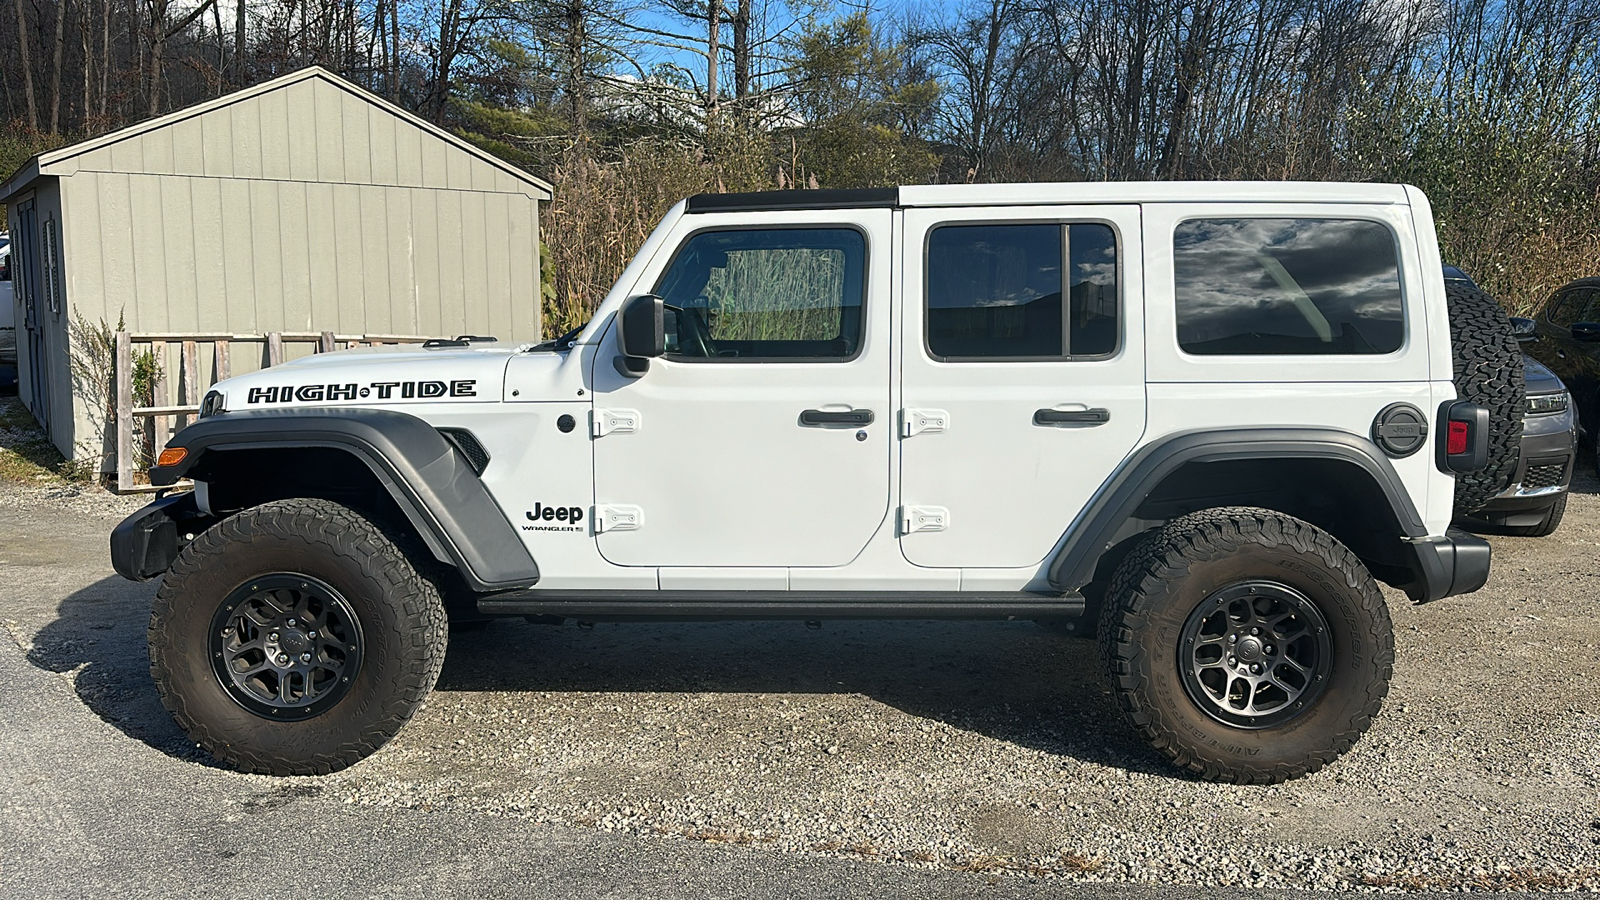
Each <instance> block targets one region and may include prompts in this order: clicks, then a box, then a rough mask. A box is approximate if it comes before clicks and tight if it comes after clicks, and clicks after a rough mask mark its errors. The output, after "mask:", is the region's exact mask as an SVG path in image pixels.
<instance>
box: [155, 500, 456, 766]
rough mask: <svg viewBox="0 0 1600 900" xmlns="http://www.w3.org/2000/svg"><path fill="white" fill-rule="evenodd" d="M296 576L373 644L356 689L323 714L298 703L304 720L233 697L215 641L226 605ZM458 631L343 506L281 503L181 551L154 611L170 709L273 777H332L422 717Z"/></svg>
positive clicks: (185, 724)
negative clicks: (331, 596) (256, 582)
mask: <svg viewBox="0 0 1600 900" xmlns="http://www.w3.org/2000/svg"><path fill="white" fill-rule="evenodd" d="M286 573H292V574H295V575H303V576H308V578H307V580H308V582H310V583H312V584H313V586H314V585H315V584H318V583H320V584H323V585H326V586H327V587H329V588H331V589H332V590H333V591H336V592H337V596H338V597H339V598H340V601H341V602H342V603H343V604H345V606H346V608H347V609H348V611H349V612H350V613H353V615H354V617H355V618H356V620H357V625H358V627H359V631H360V635H361V656H360V660H359V666H351V671H352V672H353V675H352V678H351V682H350V684H349V686H348V688H347V689H341V690H339V691H338V692H336V694H337V695H335V693H330V694H329V695H328V696H329V698H330V700H331V701H332V702H331V705H325V704H321V703H318V704H316V709H317V710H318V711H316V712H315V714H312V715H305V714H304V713H305V712H306V711H305V710H290V709H287V708H286V709H285V710H284V712H286V713H288V714H289V715H292V716H296V717H297V718H298V720H297V721H275V720H274V719H273V718H272V717H271V716H272V713H273V710H272V709H271V707H272V706H273V705H274V704H272V703H270V702H269V703H266V704H247V703H242V702H240V698H239V697H236V696H233V694H237V693H239V691H238V689H237V687H232V688H230V687H229V686H227V685H225V684H224V682H223V679H222V677H221V675H222V673H221V672H220V671H219V670H218V669H216V668H215V665H214V660H213V657H215V656H217V652H218V651H219V649H221V648H219V647H216V646H214V644H215V643H216V642H215V640H214V636H213V635H212V634H211V631H212V629H213V623H214V622H218V621H221V620H220V619H219V618H218V610H219V608H221V607H222V605H223V604H224V602H225V601H228V602H234V603H236V602H238V597H239V596H241V594H240V592H241V590H242V591H244V592H245V593H248V592H249V588H250V582H251V580H252V579H263V589H265V586H266V582H265V578H267V577H270V578H272V579H274V580H275V581H274V583H276V581H282V580H283V579H284V576H285V574H286ZM324 593H327V592H324ZM230 598H233V599H232V600H230ZM224 618H226V617H224ZM235 621H236V620H235ZM446 635H447V625H446V619H445V612H444V607H443V605H442V604H441V603H440V601H439V593H438V590H437V589H436V588H435V586H434V585H433V584H432V582H430V581H428V580H427V579H425V578H423V577H422V576H421V575H420V574H419V573H418V572H417V570H416V568H415V567H414V566H412V564H411V563H410V562H409V561H408V560H407V559H406V557H405V555H404V554H403V553H402V552H401V551H400V550H399V548H398V547H396V545H395V543H394V541H392V540H390V539H389V538H388V537H387V536H385V535H384V533H383V532H382V531H381V530H380V529H379V528H378V527H377V526H375V525H374V524H373V523H372V522H370V521H369V520H367V519H365V518H363V517H362V516H360V515H358V514H356V513H355V512H352V511H351V510H350V509H348V508H346V507H344V506H341V505H339V504H337V503H333V502H331V501H327V500H305V499H300V500H280V501H274V502H272V503H267V504H263V505H261V506H258V507H255V508H253V509H249V510H246V511H244V512H242V513H239V514H238V515H236V516H233V517H232V518H229V519H227V520H225V521H223V522H221V523H220V524H218V525H216V526H215V527H213V528H211V529H209V530H208V531H206V532H205V533H204V534H202V535H200V537H198V538H196V539H195V540H194V541H193V542H192V543H190V544H189V546H188V547H186V548H184V550H183V552H182V553H180V554H179V555H178V558H177V560H176V561H174V563H173V565H172V569H171V570H170V571H169V572H168V573H167V575H166V578H165V579H164V581H163V583H162V585H161V589H160V591H158V592H157V594H156V599H155V603H154V606H153V608H152V610H151V614H150V633H149V639H150V674H151V676H152V677H153V678H154V679H155V683H156V689H157V690H158V691H159V692H160V695H161V702H162V705H164V706H165V707H166V708H167V710H168V712H170V713H172V717H173V718H174V719H175V720H176V721H177V723H178V725H179V726H180V727H181V728H183V730H184V731H185V732H187V733H188V735H189V737H191V738H192V739H193V740H194V741H195V742H196V743H198V744H199V745H200V746H202V747H204V748H205V749H206V750H207V751H208V752H209V753H211V755H212V756H214V757H216V758H217V759H218V760H219V761H221V762H223V763H225V764H227V765H229V766H232V767H233V768H236V769H239V770H241V771H247V772H259V773H262V774H269V775H311V774H325V773H328V772H333V771H336V770H338V769H342V768H344V767H346V766H348V765H350V764H352V763H354V762H356V761H358V760H360V759H362V758H364V757H366V756H367V755H368V754H370V753H372V752H373V751H375V750H377V749H378V748H379V747H381V746H383V744H384V743H385V742H387V741H388V740H389V739H390V738H391V737H393V736H394V734H395V733H396V732H397V731H399V730H400V727H401V726H402V725H404V724H405V723H406V721H407V720H409V719H410V718H411V715H412V714H413V713H414V712H415V711H416V709H417V708H418V707H419V706H420V705H421V703H422V701H423V699H424V698H425V697H427V695H428V692H429V691H430V690H432V688H433V684H434V681H435V680H437V679H438V676H439V669H440V666H441V665H443V662H444V651H445V643H446V640H447V637H446ZM296 637H297V638H298V637H299V636H298V635H297V636H296ZM304 649H306V650H308V651H309V652H308V655H310V654H314V653H315V652H317V651H316V650H315V649H314V648H310V647H308V648H304ZM323 671H324V672H326V670H323ZM230 691H231V693H230ZM245 699H249V698H248V697H246V698H245ZM280 705H285V706H287V705H289V704H280ZM247 706H253V707H254V708H247Z"/></svg>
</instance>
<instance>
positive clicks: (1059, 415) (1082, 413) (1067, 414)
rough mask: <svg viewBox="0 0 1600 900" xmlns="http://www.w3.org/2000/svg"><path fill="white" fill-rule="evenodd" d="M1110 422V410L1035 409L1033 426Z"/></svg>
mask: <svg viewBox="0 0 1600 900" xmlns="http://www.w3.org/2000/svg"><path fill="white" fill-rule="evenodd" d="M1109 421H1111V410H1109V409H1104V408H1101V407H1096V408H1094V409H1036V410H1034V411H1033V424H1035V425H1104V424H1105V423H1107V422H1109Z"/></svg>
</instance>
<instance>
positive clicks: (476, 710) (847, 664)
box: [0, 477, 1600, 891]
mask: <svg viewBox="0 0 1600 900" xmlns="http://www.w3.org/2000/svg"><path fill="white" fill-rule="evenodd" d="M1597 490H1600V483H1597V482H1595V481H1594V480H1593V479H1592V478H1588V477H1585V478H1583V479H1581V480H1580V481H1579V483H1578V485H1577V486H1576V493H1575V495H1574V496H1573V498H1572V501H1571V504H1570V506H1569V508H1568V510H1567V519H1566V522H1565V524H1564V525H1563V526H1562V528H1561V530H1560V531H1559V532H1558V533H1557V534H1555V535H1554V536H1552V537H1549V538H1542V539H1528V538H1512V537H1496V538H1492V540H1493V541H1494V544H1495V567H1494V575H1493V577H1492V579H1491V581H1490V583H1489V586H1488V587H1487V588H1486V589H1485V590H1483V591H1482V592H1480V593H1478V594H1475V595H1472V596H1469V597H1458V598H1453V599H1448V600H1443V601H1440V602H1438V603H1434V604H1430V605H1428V606H1424V607H1413V606H1411V605H1410V604H1409V603H1408V602H1406V601H1405V599H1404V597H1402V596H1401V595H1399V594H1397V593H1393V592H1391V593H1390V594H1389V601H1390V604H1391V608H1392V611H1393V614H1394V620H1395V629H1396V644H1397V662H1396V667H1395V680H1394V686H1393V689H1392V691H1391V693H1390V695H1389V701H1388V704H1387V706H1386V707H1385V709H1384V712H1383V714H1382V716H1381V717H1380V718H1379V719H1378V720H1377V723H1376V725H1375V726H1374V728H1373V729H1372V731H1371V732H1370V733H1369V734H1368V735H1367V736H1366V737H1365V738H1363V739H1362V740H1361V742H1360V743H1359V744H1357V746H1356V748H1355V750H1354V751H1353V752H1351V753H1350V754H1349V755H1348V756H1346V757H1345V758H1344V759H1343V760H1341V761H1340V762H1338V763H1336V764H1335V765H1333V766H1331V767H1329V768H1328V769H1327V770H1325V771H1323V772H1322V773H1319V774H1317V775H1314V776H1312V777H1309V778H1306V779H1303V780H1300V781H1296V782H1291V783H1289V784H1285V785H1280V786H1278V787H1272V788H1260V787H1233V786H1223V785H1214V784H1206V783H1201V782H1197V781H1193V780H1190V779H1188V778H1186V777H1183V776H1182V775H1179V774H1176V773H1175V772H1174V770H1172V769H1170V768H1168V767H1167V766H1166V765H1165V764H1164V763H1163V762H1162V761H1161V760H1160V759H1159V758H1158V757H1157V756H1156V755H1155V754H1154V753H1153V752H1152V751H1150V750H1148V749H1147V748H1145V747H1144V746H1143V745H1142V744H1141V743H1139V742H1138V741H1136V740H1135V739H1134V738H1133V737H1132V736H1131V735H1130V733H1129V732H1128V730H1127V729H1126V728H1125V727H1124V726H1123V724H1122V723H1121V721H1120V719H1119V718H1118V716H1117V715H1116V713H1115V711H1114V710H1113V708H1112V705H1111V702H1110V698H1109V697H1108V695H1107V693H1106V690H1105V689H1104V687H1103V686H1102V679H1101V676H1100V672H1099V667H1098V662H1097V654H1096V650H1095V647H1094V645H1093V644H1092V643H1090V642H1088V641H1083V640H1075V639H1070V638H1062V637H1058V636H1056V635H1054V634H1052V633H1049V632H1046V631H1044V630H1042V629H1040V628H1037V627H1036V626H1034V625H1032V624H1030V623H1005V624H993V623H929V622H906V623H827V624H825V625H824V626H823V627H822V628H821V629H818V630H812V629H808V628H806V627H805V626H803V625H801V624H798V623H793V624H790V623H778V624H747V623H733V624H670V625H654V624H615V625H607V624H602V625H596V626H594V627H592V628H586V627H578V626H576V625H572V626H566V627H550V626H541V625H530V624H526V623H523V622H520V621H504V622H496V623H493V624H492V625H490V626H489V627H487V628H485V629H483V630H481V631H475V632H457V633H455V634H453V635H452V637H451V648H450V655H449V658H448V660H447V662H446V665H445V669H444V674H443V676H442V677H441V679H440V682H439V685H438V688H437V690H436V691H435V693H434V694H433V696H432V698H431V699H430V701H429V702H428V704H427V706H426V708H425V709H423V710H422V712H421V713H420V714H419V715H418V716H417V718H416V719H415V720H414V721H413V722H412V723H411V724H410V725H409V726H408V727H407V728H406V729H405V730H404V731H402V732H401V734H400V736H399V737H398V738H397V739H396V740H395V741H393V742H392V743H391V744H390V745H389V746H388V747H387V748H385V749H384V750H382V751H381V752H379V753H378V754H377V755H376V756H374V757H373V758H371V759H369V760H367V761H365V762H363V763H361V764H359V765H357V766H355V767H354V768H352V769H350V770H347V771H345V772H342V773H339V774H336V775H333V776H328V777H320V778H299V779H292V780H291V779H270V778H262V777H257V776H243V775H234V774H231V773H220V772H211V773H210V774H211V775H214V776H215V777H219V778H225V779H229V780H231V781H233V782H235V783H237V784H238V785H239V786H240V790H241V792H242V794H244V795H248V796H275V795H276V794H277V793H283V792H288V793H289V794H292V795H293V796H297V797H304V796H316V797H320V798H323V799H324V800H335V801H339V802H341V803H342V804H349V805H350V807H351V808H352V809H364V808H391V809H394V808H409V809H411V810H415V811H422V812H427V811H439V812H440V813H448V814H450V815H462V814H465V815H472V816H483V815H485V814H486V815H488V816H492V817H501V818H507V819H512V820H525V821H528V822H534V823H551V824H556V825H562V826H575V827H576V828H578V829H579V830H580V831H581V830H591V831H592V832H593V833H596V834H598V833H599V832H622V833H634V834H640V835H650V836H651V837H650V838H649V840H652V841H654V840H668V841H669V842H671V841H672V840H674V839H676V840H679V841H680V842H682V841H684V840H687V841H694V842H705V843H713V844H739V845H749V846H748V847H747V848H739V849H737V850H735V851H733V852H736V853H739V854H781V855H785V856H783V857H782V858H791V857H789V856H787V855H790V854H798V855H800V856H801V857H802V858H825V857H830V856H837V857H847V858H853V859H870V860H876V861H883V862H888V863H890V864H891V865H893V866H905V867H914V868H919V869H926V870H930V871H934V870H946V871H948V870H963V871H967V872H975V873H984V876H985V879H984V880H985V882H986V883H987V882H989V881H992V880H993V879H996V878H999V879H1001V880H1002V881H1005V880H1008V879H1018V880H1026V879H1051V880H1054V879H1065V880H1071V881H1083V882H1097V881H1105V882H1145V883H1175V884H1191V885H1237V886H1245V887H1288V888H1296V887H1297V888H1323V889H1345V890H1348V889H1358V890H1359V889H1372V888H1378V887H1383V888H1390V889H1409V890H1424V891H1440V890H1457V889H1479V890H1512V891H1521V890H1571V889H1587V890H1594V889H1600V615H1597V613H1600V600H1597V598H1596V590H1595V586H1596V584H1597V576H1600V562H1597V560H1596V553H1595V550H1596V547H1597V546H1600V540H1597V539H1600V496H1596V492H1597ZM133 505H136V501H129V500H115V499H111V498H107V497H105V496H104V495H83V496H69V495H66V494H65V493H64V492H63V491H62V490H61V489H59V488H56V489H34V488H31V487H30V488H20V487H16V486H7V485H0V579H4V583H5V584H7V585H8V587H7V588H0V621H3V622H4V625H5V627H6V628H7V629H8V630H9V633H10V636H11V639H14V641H15V642H16V645H17V646H19V647H20V648H21V649H22V650H23V651H24V652H25V653H26V655H27V659H28V660H29V661H30V662H31V663H32V664H33V665H34V666H35V667H37V668H39V669H43V670H46V671H48V672H50V673H58V674H59V677H60V678H61V679H63V680H65V681H66V682H67V683H68V684H70V686H71V688H72V690H73V693H74V694H75V696H76V697H77V698H78V699H79V700H81V701H82V703H83V704H84V705H85V706H87V707H88V708H89V709H90V710H92V711H93V712H94V713H95V714H97V715H99V716H100V717H101V718H102V719H104V720H105V721H106V722H109V723H111V724H112V725H114V726H115V728H116V729H118V730H119V731H120V733H121V738H119V740H121V741H123V742H127V741H133V742H138V743H142V744H144V745H148V747H150V748H154V749H155V750H158V751H160V752H161V753H164V754H166V755H167V756H169V757H173V758H175V759H176V760H179V761H181V762H182V767H183V768H189V769H193V770H196V771H208V772H209V770H208V769H207V768H206V767H210V766H212V765H213V764H212V763H211V762H210V761H209V759H208V758H207V757H205V756H204V755H203V754H200V753H198V752H197V751H195V750H194V749H193V748H192V747H191V746H190V745H188V744H187V743H186V742H185V740H184V738H183V736H182V734H181V733H179V732H178V731H177V729H176V728H175V726H173V725H172V723H171V720H170V719H169V718H168V717H167V716H166V714H165V713H164V712H163V711H162V710H161V708H160V706H159V704H158V703H157V701H156V699H155V692H154V689H153V687H152V685H151V682H150V678H149V675H148V672H147V670H146V663H145V658H144V643H143V642H144V622H145V619H146V617H147V615H148V608H149V600H150V596H151V594H152V593H153V588H152V587H151V586H149V585H133V584H129V583H126V582H123V581H121V580H120V579H117V578H115V577H114V576H112V575H111V574H110V571H109V566H108V564H107V562H106V561H105V556H104V552H105V551H104V539H105V534H106V533H107V531H108V530H109V527H110V525H111V524H113V523H114V522H115V520H116V519H117V518H118V517H119V516H120V515H121V512H122V510H124V509H126V508H128V507H130V506H133ZM663 835H664V836H666V837H665V838H661V837H658V836H663ZM619 836H620V837H626V836H627V835H619ZM759 858H761V859H776V857H770V856H764V857H759ZM0 868H3V866H0ZM911 874H912V873H910V872H909V871H908V872H907V877H910V875H911Z"/></svg>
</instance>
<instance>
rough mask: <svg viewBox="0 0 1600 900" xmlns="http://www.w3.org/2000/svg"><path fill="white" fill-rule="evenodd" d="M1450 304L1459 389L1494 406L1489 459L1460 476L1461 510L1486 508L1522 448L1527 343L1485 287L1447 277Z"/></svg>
mask: <svg viewBox="0 0 1600 900" xmlns="http://www.w3.org/2000/svg"><path fill="white" fill-rule="evenodd" d="M1445 299H1446V301H1447V303H1448V306H1449V309H1450V355H1451V359H1452V360H1453V361H1454V363H1455V366H1454V368H1455V382H1456V395H1457V396H1458V397H1460V398H1461V399H1463V400H1471V401H1473V402H1474V403H1477V404H1480V405H1482V406H1483V407H1485V408H1486V409H1488V410H1489V464H1488V465H1487V466H1485V467H1484V469H1483V471H1481V472H1473V473H1472V474H1470V475H1457V476H1456V503H1455V514H1456V515H1458V516H1464V515H1469V514H1471V513H1475V512H1477V511H1478V510H1480V509H1482V508H1483V506H1484V504H1485V503H1488V502H1489V498H1491V497H1493V496H1494V495H1495V494H1498V493H1500V492H1501V491H1503V490H1505V489H1506V485H1508V484H1510V483H1511V479H1512V477H1513V476H1515V475H1516V472H1517V458H1518V457H1519V456H1520V455H1521V453H1522V414H1523V412H1524V404H1525V400H1524V396H1523V382H1522V349H1521V348H1520V347H1518V346H1517V339H1516V338H1515V337H1513V336H1512V333H1511V320H1510V319H1509V318H1507V316H1506V311H1505V310H1504V309H1502V308H1501V306H1500V304H1499V303H1497V302H1495V299H1494V298H1493V297H1491V296H1489V295H1488V294H1487V293H1484V291H1483V289H1482V288H1479V287H1476V286H1474V285H1471V284H1466V283H1462V282H1457V281H1448V282H1446V283H1445Z"/></svg>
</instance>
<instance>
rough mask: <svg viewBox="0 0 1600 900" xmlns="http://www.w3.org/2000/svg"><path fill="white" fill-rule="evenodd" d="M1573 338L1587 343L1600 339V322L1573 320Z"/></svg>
mask: <svg viewBox="0 0 1600 900" xmlns="http://www.w3.org/2000/svg"><path fill="white" fill-rule="evenodd" d="M1572 339H1573V340H1575V341H1584V342H1586V343H1594V342H1596V341H1600V322H1573V323H1572Z"/></svg>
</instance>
